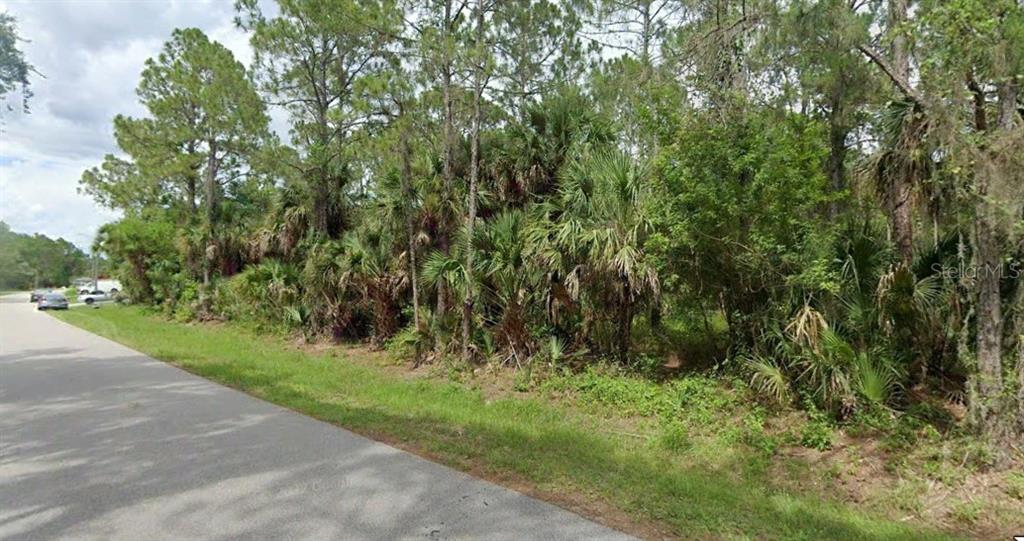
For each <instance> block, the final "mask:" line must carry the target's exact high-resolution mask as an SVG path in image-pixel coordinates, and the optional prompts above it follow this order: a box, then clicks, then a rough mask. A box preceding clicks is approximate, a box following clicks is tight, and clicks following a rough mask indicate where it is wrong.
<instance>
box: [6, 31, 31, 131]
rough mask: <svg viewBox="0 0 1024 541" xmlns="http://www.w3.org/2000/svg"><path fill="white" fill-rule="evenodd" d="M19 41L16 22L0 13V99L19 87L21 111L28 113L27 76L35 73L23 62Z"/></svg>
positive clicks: (28, 91)
mask: <svg viewBox="0 0 1024 541" xmlns="http://www.w3.org/2000/svg"><path fill="white" fill-rule="evenodd" d="M19 41H23V40H22V38H21V36H20V35H18V25H17V20H15V18H14V16H13V15H11V14H9V13H7V12H6V11H5V12H3V13H0V98H6V97H7V94H8V93H10V92H11V91H12V90H14V89H15V88H18V87H20V88H21V97H22V109H23V110H24V111H25V112H28V100H29V98H31V97H32V91H31V90H29V85H30V84H31V82H30V81H29V75H30V74H32V73H33V72H35V68H34V67H32V64H30V63H28V61H27V60H25V53H24V52H22V50H21V45H20V44H19V43H18V42H19ZM7 107H8V109H10V108H11V107H10V106H9V105H8V106H7Z"/></svg>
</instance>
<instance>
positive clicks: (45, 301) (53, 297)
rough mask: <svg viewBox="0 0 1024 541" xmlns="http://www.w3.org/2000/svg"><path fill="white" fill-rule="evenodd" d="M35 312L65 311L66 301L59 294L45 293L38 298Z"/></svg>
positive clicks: (65, 298) (66, 307)
mask: <svg viewBox="0 0 1024 541" xmlns="http://www.w3.org/2000/svg"><path fill="white" fill-rule="evenodd" d="M36 309H37V310H67V309H68V299H67V297H65V296H64V295H61V294H60V293H47V294H45V295H43V296H42V297H40V298H39V304H37V305H36Z"/></svg>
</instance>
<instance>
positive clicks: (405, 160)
mask: <svg viewBox="0 0 1024 541" xmlns="http://www.w3.org/2000/svg"><path fill="white" fill-rule="evenodd" d="M402 116H403V120H405V118H404V116H405V115H404V112H403V114H402ZM401 129H402V197H403V198H404V199H405V230H406V234H407V236H408V245H409V246H408V250H409V284H410V285H411V286H412V320H413V325H415V327H416V331H417V332H419V331H420V293H419V291H420V289H419V284H418V280H417V279H416V227H415V225H414V221H413V218H412V212H413V208H412V201H413V198H414V197H415V194H414V193H413V190H412V163H411V162H412V156H411V154H412V149H411V148H410V147H409V130H408V127H407V126H405V125H402V127H401Z"/></svg>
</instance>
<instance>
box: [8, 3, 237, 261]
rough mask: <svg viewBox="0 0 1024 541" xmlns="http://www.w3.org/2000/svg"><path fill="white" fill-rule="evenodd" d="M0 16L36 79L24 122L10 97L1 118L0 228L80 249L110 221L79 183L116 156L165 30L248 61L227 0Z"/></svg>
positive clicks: (27, 10)
mask: <svg viewBox="0 0 1024 541" xmlns="http://www.w3.org/2000/svg"><path fill="white" fill-rule="evenodd" d="M2 11H6V12H8V13H10V14H12V15H14V16H15V17H16V18H17V19H18V27H19V32H20V34H21V36H22V37H23V38H25V39H26V40H29V41H28V42H27V43H23V44H22V50H23V51H24V52H25V55H26V57H27V58H28V60H29V62H31V63H32V64H33V65H34V66H35V67H36V69H37V70H38V71H39V72H40V73H41V74H42V76H35V77H34V78H33V79H32V91H33V93H34V94H35V95H34V96H33V97H32V100H31V102H30V108H31V112H30V113H29V114H24V113H22V112H21V110H20V100H21V98H20V96H18V95H14V96H8V98H7V102H8V103H7V104H4V106H3V107H2V109H3V111H2V112H0V220H3V221H4V222H7V224H8V225H10V226H11V229H13V230H15V231H18V232H23V233H43V234H46V235H49V236H51V237H64V238H65V239H67V240H69V241H71V242H74V243H75V244H77V245H79V246H80V247H82V248H84V249H87V248H88V247H89V245H90V244H91V243H92V239H93V236H94V235H95V233H96V229H97V228H98V227H99V226H100V225H101V224H103V223H105V222H107V221H109V220H111V219H113V218H115V217H116V215H115V214H113V213H112V212H111V211H109V210H106V209H103V208H100V207H98V206H96V205H95V204H94V203H93V202H92V200H91V199H89V198H88V197H86V196H83V195H79V194H78V193H77V191H76V188H77V185H78V178H79V177H80V176H81V173H82V171H83V170H84V169H86V168H88V167H91V166H94V165H97V164H99V163H100V162H101V161H102V160H103V156H104V155H105V154H108V153H116V152H117V149H116V146H115V145H114V137H113V128H112V123H111V119H113V117H114V115H116V114H118V113H124V114H128V115H133V116H141V115H143V113H144V112H143V110H142V108H141V107H140V106H139V104H138V102H137V100H136V97H135V86H136V84H137V83H138V79H139V74H140V73H141V72H142V66H143V63H144V62H145V60H146V59H147V58H149V57H151V56H155V55H156V54H157V53H158V52H159V50H160V47H161V46H162V44H163V42H164V41H165V40H166V39H168V38H169V37H170V34H171V30H173V29H174V28H178V27H189V26H191V27H197V28H200V29H202V30H203V31H205V32H206V33H207V34H208V35H210V36H211V37H212V38H213V39H216V40H217V41H220V42H221V43H223V44H224V45H226V46H227V47H228V48H230V49H231V50H232V51H233V52H234V53H235V56H236V57H237V58H238V59H239V60H241V61H242V62H243V63H245V64H246V65H248V63H249V61H250V59H251V52H250V50H249V47H248V41H247V37H246V36H245V35H244V34H243V33H242V32H240V31H239V30H237V29H236V28H235V27H234V24H233V17H234V11H233V1H232V0H120V1H117V0H102V1H101V0H0V12H2ZM6 105H11V106H12V107H13V108H14V110H13V111H8V110H7V107H6Z"/></svg>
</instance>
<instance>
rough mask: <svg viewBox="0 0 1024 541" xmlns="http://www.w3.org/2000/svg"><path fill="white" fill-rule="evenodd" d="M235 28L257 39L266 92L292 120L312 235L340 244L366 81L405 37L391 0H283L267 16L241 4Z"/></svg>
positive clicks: (250, 3)
mask: <svg viewBox="0 0 1024 541" xmlns="http://www.w3.org/2000/svg"><path fill="white" fill-rule="evenodd" d="M236 7H237V9H238V11H239V18H238V22H239V24H240V25H241V26H242V28H244V29H246V30H248V31H250V32H251V33H252V38H251V43H252V46H253V51H254V54H255V60H254V67H255V69H256V72H257V74H258V80H259V82H260V85H261V88H262V89H263V90H264V91H265V92H267V93H269V94H270V95H271V96H272V97H273V102H274V103H275V104H277V105H279V106H281V107H284V108H285V109H286V110H287V111H288V112H289V114H290V115H291V120H292V143H293V144H295V145H296V146H297V147H298V148H299V149H300V152H301V157H302V160H301V162H300V163H295V164H291V165H292V167H295V168H298V169H299V170H300V172H301V174H302V177H303V178H305V179H308V182H309V195H308V196H309V199H310V207H311V211H312V212H311V214H312V220H311V221H312V226H313V229H314V231H315V232H316V233H317V234H318V235H321V236H324V237H331V238H337V237H339V236H340V235H341V233H342V232H343V231H344V230H345V228H346V223H347V222H348V221H349V218H348V217H346V215H345V206H346V202H345V196H346V193H345V192H346V189H347V188H348V184H349V182H350V181H351V180H352V177H353V173H352V170H351V167H350V162H351V160H352V158H353V154H354V152H353V149H352V148H351V146H350V145H348V144H347V143H349V139H350V138H351V137H352V135H353V133H354V132H355V131H356V130H357V129H359V128H360V127H361V126H363V125H364V124H365V123H366V121H367V116H368V114H369V113H368V111H367V110H366V109H365V108H363V107H360V101H361V99H362V98H363V96H362V95H361V92H362V88H361V84H362V81H364V80H366V79H367V78H372V77H374V76H375V75H376V74H377V73H378V72H379V71H380V70H382V69H384V68H385V62H384V58H383V54H382V53H383V51H384V48H385V47H386V45H387V44H388V43H389V42H391V41H392V40H394V39H395V38H396V37H397V36H398V33H399V31H400V29H399V24H400V20H401V13H400V12H399V11H398V10H396V5H395V2H394V1H393V0H379V1H369V2H367V1H359V0H281V1H280V2H279V3H278V8H279V9H278V13H277V15H276V16H274V17H270V18H268V17H266V16H265V15H264V14H263V12H262V11H261V10H260V8H259V3H258V2H257V1H256V0H239V1H238V2H236Z"/></svg>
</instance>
